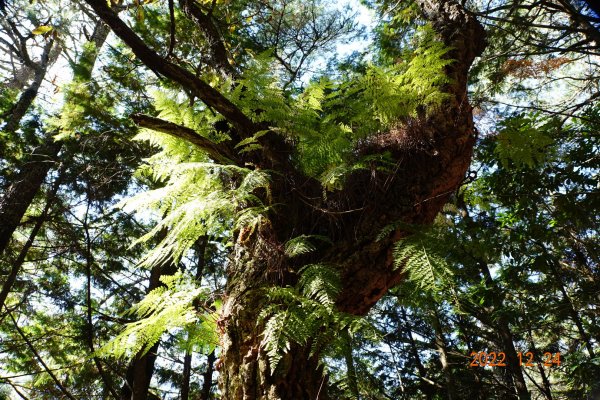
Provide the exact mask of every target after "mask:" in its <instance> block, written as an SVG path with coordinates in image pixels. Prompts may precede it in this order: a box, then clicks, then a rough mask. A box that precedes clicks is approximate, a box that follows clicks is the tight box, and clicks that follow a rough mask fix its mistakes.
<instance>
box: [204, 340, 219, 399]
mask: <svg viewBox="0 0 600 400" xmlns="http://www.w3.org/2000/svg"><path fill="white" fill-rule="evenodd" d="M215 361H217V355H216V354H215V352H214V350H213V351H211V352H210V354H209V355H208V357H207V358H206V371H205V372H204V373H203V374H202V377H203V380H202V391H201V392H200V399H201V400H210V392H211V388H212V386H213V379H212V378H213V372H215Z"/></svg>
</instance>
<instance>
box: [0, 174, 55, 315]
mask: <svg viewBox="0 0 600 400" xmlns="http://www.w3.org/2000/svg"><path fill="white" fill-rule="evenodd" d="M63 172H64V169H63V168H61V170H60V171H59V173H58V177H57V178H56V180H55V181H54V184H53V185H52V189H51V190H50V192H49V193H48V195H47V198H46V204H45V205H44V209H43V210H42V214H41V215H40V216H39V217H38V219H37V221H36V222H35V225H34V226H33V228H32V229H31V232H30V234H29V238H28V239H27V241H26V242H25V244H24V245H23V248H21V251H20V252H19V255H18V256H17V258H16V260H14V261H12V262H11V264H12V266H11V269H10V272H9V274H8V276H7V277H6V280H5V281H4V283H3V284H2V290H1V291H0V310H2V309H3V308H4V303H5V301H6V298H7V297H8V295H9V293H10V291H11V290H12V287H13V285H14V284H15V282H16V280H17V276H18V275H19V271H20V270H21V266H22V265H23V263H24V262H25V258H26V257H27V253H28V252H29V249H30V248H31V246H33V242H34V241H35V238H36V237H37V234H38V233H39V231H40V229H42V226H43V225H44V223H45V222H46V219H47V218H48V213H49V212H50V209H51V208H52V205H53V204H54V200H55V199H56V193H57V192H58V189H59V187H60V182H61V179H62V174H63ZM0 321H1V319H0Z"/></svg>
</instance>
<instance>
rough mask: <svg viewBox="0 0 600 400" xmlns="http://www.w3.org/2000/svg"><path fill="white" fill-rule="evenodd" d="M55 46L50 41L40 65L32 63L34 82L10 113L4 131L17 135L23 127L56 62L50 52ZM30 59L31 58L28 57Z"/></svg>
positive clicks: (45, 47)
mask: <svg viewBox="0 0 600 400" xmlns="http://www.w3.org/2000/svg"><path fill="white" fill-rule="evenodd" d="M53 46H54V41H53V40H49V41H48V42H47V43H46V45H45V46H44V50H43V53H42V58H41V60H40V62H39V63H35V62H31V67H32V68H33V70H34V71H35V73H34V77H33V82H32V83H31V85H29V87H28V88H27V89H25V90H24V91H23V93H21V96H19V100H17V102H16V103H15V105H14V106H13V107H12V108H11V110H10V111H9V112H8V118H7V121H6V125H4V127H3V128H2V130H3V131H5V132H8V133H15V132H16V131H17V129H19V125H21V120H22V119H23V117H24V116H25V114H26V113H27V110H29V108H30V107H31V105H32V104H33V101H34V100H35V98H36V97H37V95H38V92H39V90H40V86H41V85H42V82H43V81H44V78H45V77H46V73H47V72H48V67H49V66H50V65H51V64H52V62H53V61H54V60H52V59H51V58H50V52H51V51H52V48H53ZM28 58H29V57H28Z"/></svg>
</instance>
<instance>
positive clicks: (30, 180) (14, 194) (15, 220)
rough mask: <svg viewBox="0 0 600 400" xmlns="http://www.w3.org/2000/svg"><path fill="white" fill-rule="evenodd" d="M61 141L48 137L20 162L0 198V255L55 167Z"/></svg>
mask: <svg viewBox="0 0 600 400" xmlns="http://www.w3.org/2000/svg"><path fill="white" fill-rule="evenodd" d="M61 147H62V143H60V142H55V141H54V139H53V138H52V137H47V138H46V139H45V140H44V142H43V143H42V144H41V145H40V146H38V147H37V148H36V149H35V150H34V151H33V153H32V154H31V155H30V156H29V157H28V158H27V160H26V161H25V162H24V163H23V165H22V167H21V169H20V172H19V173H18V174H17V176H16V177H15V179H14V182H13V183H12V184H11V185H10V186H9V187H8V189H7V190H6V193H4V195H3V196H2V198H0V254H2V252H3V251H4V250H5V248H6V246H7V245H8V242H9V241H10V238H11V237H12V234H13V233H14V231H15V230H16V229H17V227H18V226H19V224H20V222H21V219H22V218H23V216H24V215H25V212H26V211H27V209H28V208H29V205H30V204H31V202H32V201H33V199H34V197H35V195H36V194H37V193H38V191H39V190H40V187H41V186H42V184H43V183H44V180H45V179H46V175H47V174H48V171H50V169H51V168H52V167H53V166H55V164H56V160H57V156H58V152H59V151H60V149H61Z"/></svg>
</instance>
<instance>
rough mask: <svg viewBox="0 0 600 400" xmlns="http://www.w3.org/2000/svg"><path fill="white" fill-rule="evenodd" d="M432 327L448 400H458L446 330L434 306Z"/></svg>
mask: <svg viewBox="0 0 600 400" xmlns="http://www.w3.org/2000/svg"><path fill="white" fill-rule="evenodd" d="M431 318H432V325H433V330H434V331H435V347H436V349H437V351H438V353H439V355H440V364H441V365H442V372H443V373H444V378H445V380H446V395H447V397H448V400H457V399H458V398H459V397H458V396H457V395H456V386H455V384H454V376H453V375H452V370H451V368H450V364H449V361H448V345H447V344H446V339H445V338H444V330H443V328H442V321H441V320H440V314H439V311H438V309H437V305H433V311H432V315H431Z"/></svg>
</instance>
